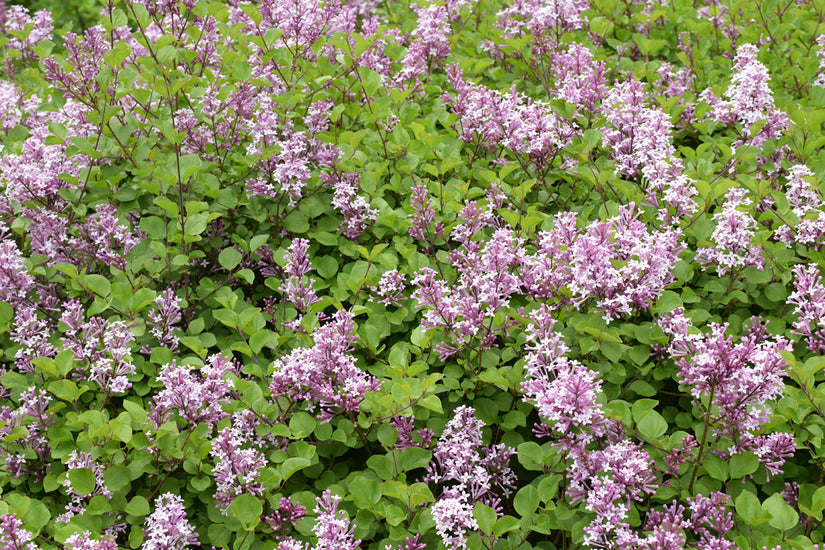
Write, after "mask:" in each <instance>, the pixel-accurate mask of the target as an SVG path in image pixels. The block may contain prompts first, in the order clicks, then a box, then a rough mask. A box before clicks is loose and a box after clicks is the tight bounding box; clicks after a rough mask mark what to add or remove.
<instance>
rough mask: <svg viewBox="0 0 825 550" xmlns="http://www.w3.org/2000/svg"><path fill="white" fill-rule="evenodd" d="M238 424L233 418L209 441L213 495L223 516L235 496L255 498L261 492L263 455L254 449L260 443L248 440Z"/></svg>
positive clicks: (265, 461)
mask: <svg viewBox="0 0 825 550" xmlns="http://www.w3.org/2000/svg"><path fill="white" fill-rule="evenodd" d="M238 424H239V423H238V420H237V419H235V418H233V422H232V425H231V426H228V427H226V428H223V429H222V430H221V431H220V432H219V433H218V435H217V437H216V438H215V439H214V440H213V441H212V450H211V451H209V454H210V455H212V457H214V459H215V468H214V471H213V475H214V477H215V483H216V484H217V491H215V494H214V495H213V496H214V498H215V500H217V501H218V504H217V508H218V510H220V512H221V513H222V514H223V515H227V514H228V512H229V505H230V504H232V501H233V500H234V499H235V497H237V496H238V495H241V494H244V493H246V494H250V495H256V496H257V495H261V494H263V490H264V489H263V487H262V486H261V484H260V482H259V480H258V478H259V477H260V475H261V470H262V469H263V468H264V467H265V466H266V464H267V460H266V458H265V457H264V454H263V452H262V451H261V450H260V449H258V448H257V447H258V446H260V445H262V441H260V440H257V439H255V438H250V437H248V435H249V434H247V433H245V430H243V429H242V426H239V425H238Z"/></svg>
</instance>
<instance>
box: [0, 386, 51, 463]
mask: <svg viewBox="0 0 825 550" xmlns="http://www.w3.org/2000/svg"><path fill="white" fill-rule="evenodd" d="M51 401H52V398H51V396H50V395H48V394H46V392H45V391H43V390H38V389H37V388H35V387H34V386H31V387H29V388H26V389H25V390H23V392H22V393H21V394H20V406H19V407H18V408H17V409H14V410H12V409H11V408H10V407H7V406H3V407H0V437H3V438H5V437H6V436H9V435H10V434H11V433H12V430H13V429H14V428H16V427H18V426H25V427H26V435H24V436H23V437H22V438H18V439H17V440H16V441H14V442H13V443H11V444H10V445H8V446H6V447H5V448H0V458H2V459H3V462H4V464H3V466H4V469H5V471H6V473H8V474H9V475H10V476H11V477H12V478H20V477H23V476H26V475H33V476H34V478H35V479H42V478H43V476H45V475H46V473H45V469H46V466H48V465H49V459H50V458H51V447H50V446H49V441H48V439H47V437H46V432H47V430H48V429H49V428H51V427H52V426H53V425H54V415H53V414H52V413H51V412H50V411H49V403H51ZM14 447H17V448H18V449H19V452H13V449H14ZM32 454H33V455H34V457H32V456H31V455H32Z"/></svg>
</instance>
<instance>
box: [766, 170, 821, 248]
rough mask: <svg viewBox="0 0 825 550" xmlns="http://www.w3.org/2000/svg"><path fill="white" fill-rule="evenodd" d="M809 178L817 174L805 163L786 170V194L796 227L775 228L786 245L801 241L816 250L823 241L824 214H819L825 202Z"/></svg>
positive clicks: (779, 238)
mask: <svg viewBox="0 0 825 550" xmlns="http://www.w3.org/2000/svg"><path fill="white" fill-rule="evenodd" d="M808 178H816V174H814V173H813V172H812V171H811V170H810V169H809V168H808V167H807V166H805V165H804V164H797V165H794V166H791V167H790V168H789V169H788V184H787V188H786V191H785V196H786V197H787V199H788V204H789V205H790V207H791V211H792V212H793V213H794V216H796V219H797V223H796V225H795V226H791V225H782V226H781V227H779V228H778V229H777V230H776V238H777V239H778V240H779V241H780V242H783V243H785V244H788V245H791V244H794V243H800V244H804V245H807V246H810V247H812V248H813V249H815V250H819V249H820V248H822V244H823V243H822V241H823V240H825V216H823V213H822V207H823V206H825V202H823V200H822V197H821V195H820V193H819V191H818V190H817V189H816V187H815V186H814V185H812V184H811V181H810V179H808Z"/></svg>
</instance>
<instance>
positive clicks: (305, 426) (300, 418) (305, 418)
mask: <svg viewBox="0 0 825 550" xmlns="http://www.w3.org/2000/svg"><path fill="white" fill-rule="evenodd" d="M315 423H316V421H315V417H314V416H312V415H311V414H309V413H307V412H304V411H300V412H297V413H295V416H293V417H292V418H291V419H290V420H289V429H290V431H291V432H292V437H293V438H295V439H303V438H305V437H306V436H308V435H309V434H311V433H312V431H313V430H315Z"/></svg>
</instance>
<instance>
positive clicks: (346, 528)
mask: <svg viewBox="0 0 825 550" xmlns="http://www.w3.org/2000/svg"><path fill="white" fill-rule="evenodd" d="M315 501H316V502H317V503H318V504H317V505H316V506H315V510H314V512H315V513H316V514H317V515H318V517H317V518H316V520H315V525H314V526H313V528H312V532H313V534H314V535H315V537H316V538H317V540H318V542H317V544H316V545H315V546H311V545H309V544H304V543H301V542H298V541H297V540H295V539H293V538H291V537H288V538H286V539H284V540H282V541H281V542H280V543H279V544H278V546H277V548H276V550H355V549H356V548H358V547H359V546H360V544H361V541H360V540H357V539H355V537H354V536H353V533H354V532H355V526H354V525H352V523H350V521H349V519H347V514H346V512H344V511H343V510H339V509H338V505H339V503H340V501H341V497H339V496H337V495H333V494H332V492H331V491H329V490H327V491H324V492H323V494H322V496H320V497H318V498H316V499H315Z"/></svg>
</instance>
